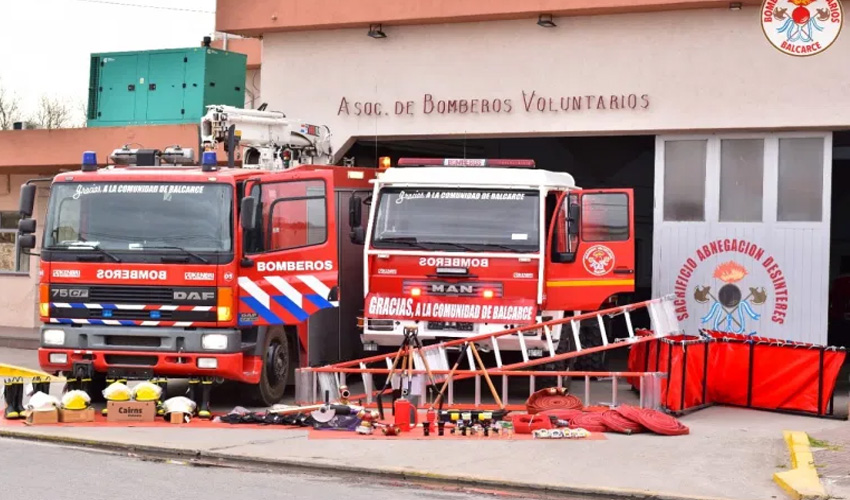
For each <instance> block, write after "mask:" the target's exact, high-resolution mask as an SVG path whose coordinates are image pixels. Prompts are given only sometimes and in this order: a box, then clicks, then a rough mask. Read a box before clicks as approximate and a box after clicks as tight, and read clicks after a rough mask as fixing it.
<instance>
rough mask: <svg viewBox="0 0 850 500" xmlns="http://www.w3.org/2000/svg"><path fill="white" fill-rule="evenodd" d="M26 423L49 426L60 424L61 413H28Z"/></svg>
mask: <svg viewBox="0 0 850 500" xmlns="http://www.w3.org/2000/svg"><path fill="white" fill-rule="evenodd" d="M26 415H27V417H26V420H24V423H25V424H27V425H49V424H58V423H59V411H58V410H57V409H56V408H53V409H52V410H39V411H28V412H27V413H26Z"/></svg>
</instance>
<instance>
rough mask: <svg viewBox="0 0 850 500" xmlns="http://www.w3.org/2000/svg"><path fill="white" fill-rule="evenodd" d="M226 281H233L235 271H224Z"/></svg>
mask: <svg viewBox="0 0 850 500" xmlns="http://www.w3.org/2000/svg"><path fill="white" fill-rule="evenodd" d="M224 281H226V282H228V283H230V282H231V281H233V273H231V272H226V273H224Z"/></svg>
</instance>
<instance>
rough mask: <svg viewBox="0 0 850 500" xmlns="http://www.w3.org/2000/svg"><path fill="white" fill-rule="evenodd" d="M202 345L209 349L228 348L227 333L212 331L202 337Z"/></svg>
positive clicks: (219, 349) (221, 349)
mask: <svg viewBox="0 0 850 500" xmlns="http://www.w3.org/2000/svg"><path fill="white" fill-rule="evenodd" d="M201 345H202V346H203V348H204V349H206V350H208V351H223V350H225V349H227V335H222V334H220V333H210V334H208V335H204V336H203V337H201Z"/></svg>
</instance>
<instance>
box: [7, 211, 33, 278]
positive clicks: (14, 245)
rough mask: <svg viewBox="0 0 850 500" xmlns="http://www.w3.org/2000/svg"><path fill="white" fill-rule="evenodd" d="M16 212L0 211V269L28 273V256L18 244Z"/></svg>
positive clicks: (17, 217) (17, 218)
mask: <svg viewBox="0 0 850 500" xmlns="http://www.w3.org/2000/svg"><path fill="white" fill-rule="evenodd" d="M19 220H21V214H20V213H18V212H0V271H2V272H18V273H28V272H29V270H30V256H29V255H26V254H24V253H23V252H21V247H20V246H18V221H19Z"/></svg>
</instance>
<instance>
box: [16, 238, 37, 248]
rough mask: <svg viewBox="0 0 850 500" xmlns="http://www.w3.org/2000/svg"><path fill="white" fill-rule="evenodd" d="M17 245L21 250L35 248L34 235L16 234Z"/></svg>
mask: <svg viewBox="0 0 850 500" xmlns="http://www.w3.org/2000/svg"><path fill="white" fill-rule="evenodd" d="M18 245H19V246H20V247H21V250H32V249H33V248H35V235H34V234H22V235H20V236H18Z"/></svg>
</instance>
